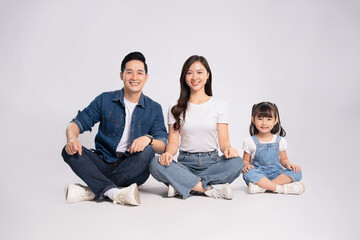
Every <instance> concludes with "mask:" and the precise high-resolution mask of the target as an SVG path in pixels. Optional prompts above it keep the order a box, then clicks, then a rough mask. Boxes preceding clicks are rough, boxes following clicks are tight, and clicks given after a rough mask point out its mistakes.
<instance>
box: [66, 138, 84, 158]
mask: <svg viewBox="0 0 360 240" xmlns="http://www.w3.org/2000/svg"><path fill="white" fill-rule="evenodd" d="M65 151H66V152H67V154H69V155H74V154H75V153H79V155H80V156H81V154H82V145H81V143H80V142H79V140H77V139H76V138H72V139H70V141H68V143H67V144H66V147H65Z"/></svg>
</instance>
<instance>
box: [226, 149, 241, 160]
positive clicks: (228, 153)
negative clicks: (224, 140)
mask: <svg viewBox="0 0 360 240" xmlns="http://www.w3.org/2000/svg"><path fill="white" fill-rule="evenodd" d="M224 155H225V157H226V158H234V157H238V156H239V153H238V151H237V150H236V149H235V148H232V147H228V148H226V149H225V151H224Z"/></svg>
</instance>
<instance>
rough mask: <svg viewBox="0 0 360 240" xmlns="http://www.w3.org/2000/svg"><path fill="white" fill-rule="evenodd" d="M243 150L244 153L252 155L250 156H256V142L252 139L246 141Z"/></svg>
mask: <svg viewBox="0 0 360 240" xmlns="http://www.w3.org/2000/svg"><path fill="white" fill-rule="evenodd" d="M242 148H243V150H244V152H246V153H248V154H250V155H254V154H255V151H256V144H255V143H254V140H253V139H252V138H251V137H250V138H247V139H245V141H244V142H243V147H242Z"/></svg>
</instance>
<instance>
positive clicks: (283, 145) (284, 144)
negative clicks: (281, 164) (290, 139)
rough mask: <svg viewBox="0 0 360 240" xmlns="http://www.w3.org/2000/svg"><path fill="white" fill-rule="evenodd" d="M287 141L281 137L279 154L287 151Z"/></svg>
mask: <svg viewBox="0 0 360 240" xmlns="http://www.w3.org/2000/svg"><path fill="white" fill-rule="evenodd" d="M287 146H288V144H287V141H286V139H285V138H284V137H281V140H280V142H279V152H282V151H285V150H286V149H287Z"/></svg>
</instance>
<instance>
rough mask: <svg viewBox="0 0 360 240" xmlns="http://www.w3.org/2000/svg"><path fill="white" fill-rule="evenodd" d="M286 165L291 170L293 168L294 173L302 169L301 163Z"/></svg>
mask: <svg viewBox="0 0 360 240" xmlns="http://www.w3.org/2000/svg"><path fill="white" fill-rule="evenodd" d="M285 167H286V168H287V169H289V170H293V172H294V173H298V172H300V171H301V167H300V166H299V165H295V164H291V163H288V164H286V166H285Z"/></svg>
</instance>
